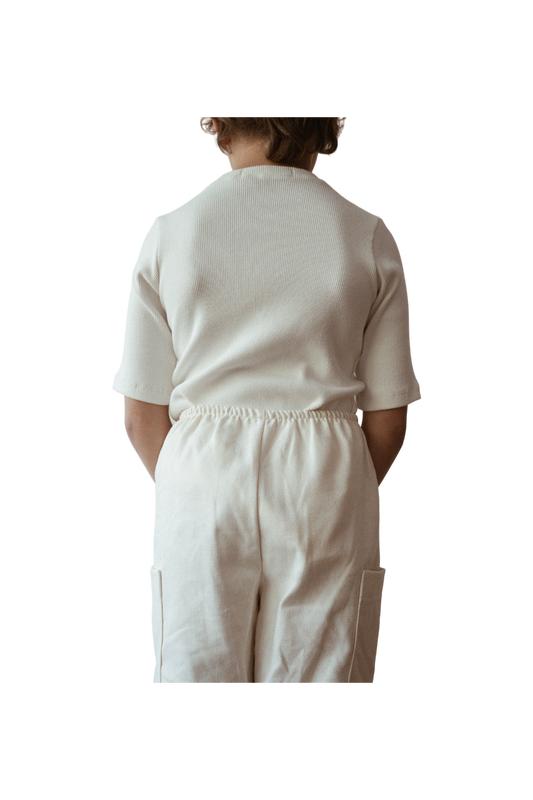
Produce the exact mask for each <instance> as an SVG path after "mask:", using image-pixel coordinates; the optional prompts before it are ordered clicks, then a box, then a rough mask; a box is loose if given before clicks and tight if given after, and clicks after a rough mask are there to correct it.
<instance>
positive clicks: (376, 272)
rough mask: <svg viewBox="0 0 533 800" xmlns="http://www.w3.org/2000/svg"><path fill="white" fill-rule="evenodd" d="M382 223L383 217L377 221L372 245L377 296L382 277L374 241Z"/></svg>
mask: <svg viewBox="0 0 533 800" xmlns="http://www.w3.org/2000/svg"><path fill="white" fill-rule="evenodd" d="M380 222H382V219H381V217H378V218H377V221H376V224H375V226H374V232H373V234H372V245H371V247H372V261H373V264H374V279H375V282H376V296H377V294H378V293H379V288H380V287H379V283H380V277H381V276H380V272H379V268H378V264H377V261H376V256H375V255H374V239H375V238H376V231H377V229H378V225H379V223H380Z"/></svg>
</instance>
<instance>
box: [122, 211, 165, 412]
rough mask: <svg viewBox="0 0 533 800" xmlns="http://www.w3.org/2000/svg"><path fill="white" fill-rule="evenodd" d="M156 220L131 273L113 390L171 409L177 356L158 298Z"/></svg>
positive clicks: (157, 233) (157, 221) (158, 222)
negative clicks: (124, 327)
mask: <svg viewBox="0 0 533 800" xmlns="http://www.w3.org/2000/svg"><path fill="white" fill-rule="evenodd" d="M159 225H160V218H159V217H158V218H157V219H156V220H155V222H154V224H153V225H152V227H151V228H150V230H149V231H148V233H147V235H146V237H145V239H144V242H143V244H142V247H141V252H140V254H139V258H138V259H137V263H136V264H135V267H134V269H133V276H132V281H131V289H130V296H129V303H128V309H127V315H126V333H125V337H124V348H123V353H122V362H121V364H120V368H119V370H118V372H117V373H116V375H115V378H114V381H113V386H112V388H113V389H114V390H115V391H116V392H119V393H120V394H123V395H125V396H126V397H131V398H133V399H135V400H144V401H145V402H146V403H155V404H156V405H170V395H171V394H172V391H173V388H174V387H173V383H172V375H173V372H174V369H175V367H176V362H177V359H176V356H175V353H174V347H173V344H172V331H171V330H170V328H169V325H168V322H167V316H166V313H165V311H164V309H163V306H162V305H161V300H160V296H159V240H160V237H159Z"/></svg>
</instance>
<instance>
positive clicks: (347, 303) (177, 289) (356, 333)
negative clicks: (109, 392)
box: [112, 164, 421, 422]
mask: <svg viewBox="0 0 533 800" xmlns="http://www.w3.org/2000/svg"><path fill="white" fill-rule="evenodd" d="M112 388H113V389H114V390H115V391H117V392H119V393H121V394H123V395H126V396H127V397H131V398H134V399H136V400H143V401H145V402H147V403H156V404H157V405H168V406H169V416H170V419H171V421H173V422H174V421H176V420H177V419H178V418H179V415H180V413H181V412H182V411H183V410H184V409H185V408H187V407H189V406H191V405H193V406H195V405H223V406H243V407H246V408H258V409H261V410H265V409H276V410H278V409H303V410H305V409H339V410H345V411H351V412H353V411H356V410H357V409H358V408H359V409H362V410H363V411H373V410H378V409H385V408H397V407H399V406H404V405H407V404H409V403H412V402H413V401H415V400H419V399H420V397H421V395H420V387H419V384H418V381H417V379H416V377H415V374H414V371H413V365H412V361H411V351H410V342H409V310H408V300H407V289H406V282H405V275H404V270H403V266H402V262H401V259H400V254H399V252H398V248H397V246H396V243H395V241H394V239H393V237H392V235H391V233H390V232H389V230H388V228H387V227H386V225H385V223H384V222H383V220H382V219H381V218H380V217H377V216H375V215H374V214H371V213H369V212H368V211H365V210H363V209H362V208H359V207H358V206H356V205H354V204H353V203H352V202H350V201H349V200H347V199H345V198H344V197H342V196H341V195H340V194H339V193H338V192H336V191H335V190H334V189H333V188H332V187H331V186H329V185H328V184H327V183H326V182H325V181H323V180H322V179H320V178H318V177H317V176H316V175H315V174H314V173H312V172H309V171H308V170H305V169H299V168H296V167H285V166H280V165H270V164H268V165H258V166H252V167H244V168H242V169H237V170H232V171H230V172H226V173H224V174H223V175H221V176H220V177H219V178H218V179H217V180H215V181H214V182H213V183H211V184H210V185H209V186H207V187H206V188H205V189H204V190H203V191H202V192H201V193H200V194H198V195H197V196H196V197H194V198H193V199H192V200H190V201H189V202H187V203H185V204H184V205H182V206H180V207H179V208H177V209H175V210H174V211H171V212H169V213H167V214H163V215H161V216H159V217H157V218H156V220H155V222H154V223H153V225H152V227H151V228H150V230H149V231H148V233H147V235H146V237H145V239H144V242H143V244H142V247H141V251H140V254H139V258H138V260H137V263H136V264H135V267H134V269H133V276H132V283H131V291H130V296H129V305H128V308H127V316H126V332H125V339H124V348H123V354H122V362H121V364H120V368H119V370H118V372H117V373H116V375H115V378H114V381H113V386H112Z"/></svg>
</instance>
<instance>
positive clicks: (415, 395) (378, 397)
mask: <svg viewBox="0 0 533 800" xmlns="http://www.w3.org/2000/svg"><path fill="white" fill-rule="evenodd" d="M421 399H422V395H421V394H420V387H419V386H418V384H417V385H416V386H411V387H410V388H408V389H401V390H400V391H397V392H389V393H388V394H373V395H372V396H371V397H369V398H368V399H367V400H365V399H362V398H361V400H360V399H359V398H358V396H357V395H356V397H355V402H356V403H357V408H358V409H360V410H361V411H384V410H385V409H388V408H401V407H402V406H407V405H409V403H414V402H415V401H416V400H421Z"/></svg>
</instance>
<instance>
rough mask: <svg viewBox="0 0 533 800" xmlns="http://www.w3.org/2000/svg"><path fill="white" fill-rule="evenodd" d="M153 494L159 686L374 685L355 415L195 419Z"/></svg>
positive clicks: (174, 437)
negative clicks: (247, 683)
mask: <svg viewBox="0 0 533 800" xmlns="http://www.w3.org/2000/svg"><path fill="white" fill-rule="evenodd" d="M155 489H156V514H155V533H154V562H153V566H152V567H151V577H152V608H153V615H152V628H153V637H154V648H155V656H156V667H155V673H154V682H156V683H199V682H207V683H215V682H216V683H220V682H223V683H228V682H256V683H289V682H291V683H315V682H321V683H343V682H344V683H372V682H373V679H374V667H375V659H376V652H377V644H378V633H379V621H380V612H381V596H382V589H383V582H384V578H385V570H384V569H383V568H381V567H380V563H379V561H380V558H379V491H378V482H377V478H376V473H375V469H374V465H373V462H372V458H371V456H370V451H369V449H368V445H367V443H366V439H365V435H364V433H363V431H362V429H361V427H360V425H359V421H358V419H357V415H356V414H351V413H349V412H346V411H328V410H319V411H260V410H258V409H253V408H237V407H231V406H225V407H222V406H193V407H190V408H188V409H186V410H185V411H184V412H183V413H182V414H181V416H180V417H179V419H178V420H177V422H176V423H175V424H174V425H173V427H172V428H171V430H170V431H169V433H168V435H167V437H166V439H165V441H164V443H163V447H162V449H161V453H160V455H159V458H158V462H157V465H156V470H155Z"/></svg>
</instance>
